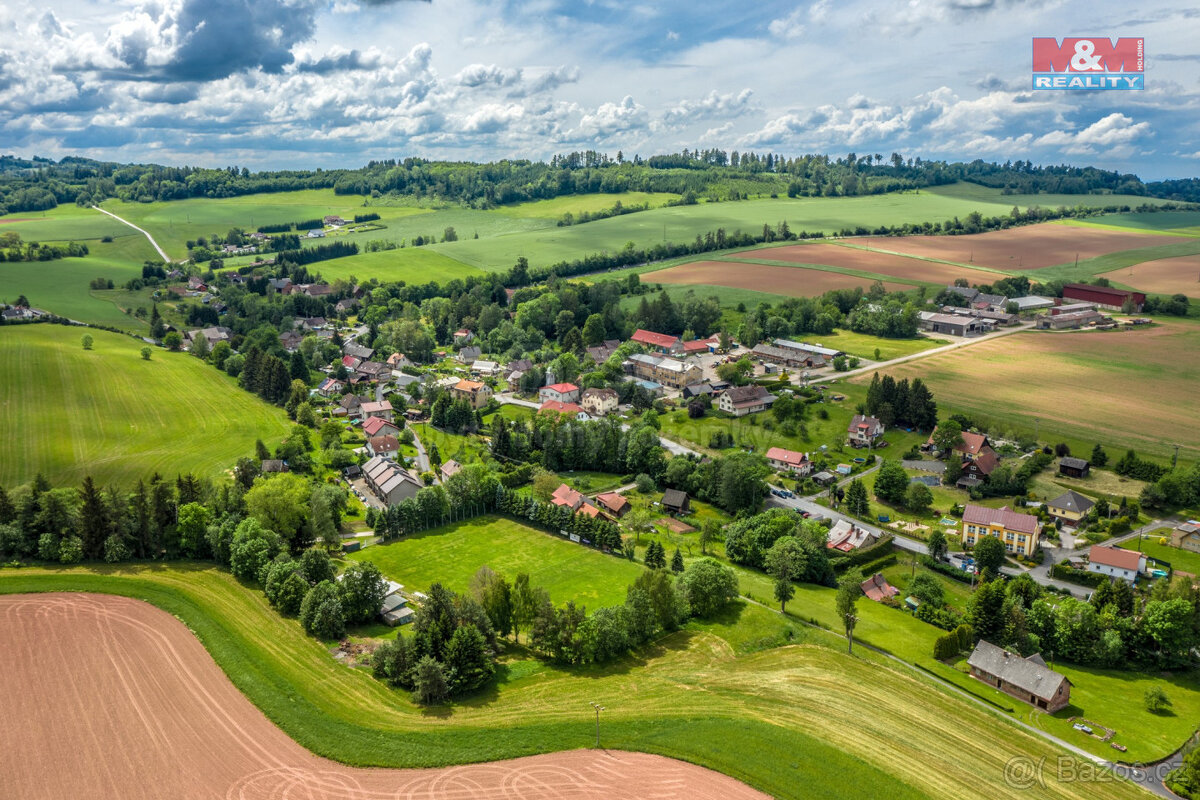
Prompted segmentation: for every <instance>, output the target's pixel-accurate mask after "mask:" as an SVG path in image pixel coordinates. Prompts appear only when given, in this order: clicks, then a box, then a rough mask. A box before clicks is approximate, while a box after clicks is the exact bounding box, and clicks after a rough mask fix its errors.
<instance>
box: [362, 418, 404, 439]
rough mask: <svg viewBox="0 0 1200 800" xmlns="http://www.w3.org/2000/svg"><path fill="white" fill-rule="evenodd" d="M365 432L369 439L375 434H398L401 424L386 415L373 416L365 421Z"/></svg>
mask: <svg viewBox="0 0 1200 800" xmlns="http://www.w3.org/2000/svg"><path fill="white" fill-rule="evenodd" d="M363 434H364V435H366V437H367V438H368V439H369V438H371V437H373V436H398V435H400V426H399V425H397V424H396V423H394V422H392V421H391V420H390V419H387V418H385V417H371V418H370V419H368V420H367V421H366V422H364V423H363Z"/></svg>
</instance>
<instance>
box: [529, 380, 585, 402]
mask: <svg viewBox="0 0 1200 800" xmlns="http://www.w3.org/2000/svg"><path fill="white" fill-rule="evenodd" d="M538 399H539V400H541V401H542V402H543V403H550V402H553V403H578V402H579V387H578V386H576V385H575V384H573V383H552V384H550V385H549V386H543V387H542V388H541V390H540V391H538Z"/></svg>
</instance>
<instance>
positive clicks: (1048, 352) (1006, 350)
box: [852, 319, 1200, 462]
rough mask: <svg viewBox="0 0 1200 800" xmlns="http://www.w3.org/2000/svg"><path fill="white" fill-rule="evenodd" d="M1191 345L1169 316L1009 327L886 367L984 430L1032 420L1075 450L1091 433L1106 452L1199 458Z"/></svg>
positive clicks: (1194, 338) (1194, 348)
mask: <svg viewBox="0 0 1200 800" xmlns="http://www.w3.org/2000/svg"><path fill="white" fill-rule="evenodd" d="M1197 353H1200V325H1198V324H1197V323H1195V322H1192V321H1190V320H1175V319H1172V320H1170V321H1164V322H1162V323H1160V324H1158V325H1156V326H1154V327H1153V328H1150V329H1141V330H1138V329H1129V330H1120V331H1112V332H1102V331H1088V332H1072V333H1050V332H1029V333H1018V334H1015V335H1013V336H1005V337H1002V338H1000V339H993V340H991V341H988V342H982V343H980V344H977V345H974V346H972V347H969V348H962V349H959V350H954V351H950V352H947V353H939V354H937V355H933V356H930V357H929V358H924V359H920V360H918V361H913V362H910V363H907V364H901V365H897V366H894V367H890V368H888V369H887V370H886V371H887V373H888V374H890V375H893V376H895V377H896V378H897V379H900V378H904V377H907V378H922V379H923V380H924V381H925V383H927V384H928V385H929V388H930V389H931V390H932V391H933V393H934V395H935V397H936V398H937V401H938V405H939V407H940V408H941V410H942V412H943V414H947V413H952V412H953V411H960V412H963V413H965V414H967V415H968V416H969V417H971V418H972V419H974V420H975V421H976V422H977V423H980V424H983V423H989V424H990V425H991V426H992V427H993V430H994V431H1008V432H1010V433H1017V434H1023V435H1029V436H1032V435H1033V434H1034V433H1035V429H1036V431H1037V433H1038V435H1039V438H1040V439H1041V440H1042V441H1048V442H1056V441H1060V440H1063V441H1066V442H1067V444H1069V445H1070V447H1071V450H1072V452H1075V453H1080V454H1084V455H1086V454H1088V453H1090V452H1091V449H1092V446H1093V445H1094V444H1095V443H1096V442H1100V443H1101V444H1102V445H1103V446H1104V447H1105V448H1106V449H1107V450H1108V452H1109V457H1110V458H1112V459H1113V460H1115V459H1116V458H1119V457H1120V455H1121V453H1122V452H1123V450H1124V449H1126V448H1129V447H1132V448H1135V449H1137V451H1138V452H1139V453H1142V454H1144V455H1152V456H1155V457H1158V458H1169V457H1170V456H1171V454H1172V452H1173V446H1172V445H1173V444H1175V443H1178V444H1179V445H1180V458H1181V459H1183V460H1184V461H1189V462H1190V461H1193V460H1195V459H1196V458H1197V457H1200V427H1198V426H1196V425H1195V420H1194V415H1193V414H1192V409H1193V408H1194V405H1195V397H1194V387H1195V386H1196V385H1197V382H1198V381H1200V359H1197V357H1196V354H1197ZM870 379H871V376H870V375H869V374H867V375H862V376H858V377H855V378H853V379H852V380H853V381H854V382H855V383H858V384H859V385H865V384H866V383H869V382H870ZM1035 420H1036V423H1035Z"/></svg>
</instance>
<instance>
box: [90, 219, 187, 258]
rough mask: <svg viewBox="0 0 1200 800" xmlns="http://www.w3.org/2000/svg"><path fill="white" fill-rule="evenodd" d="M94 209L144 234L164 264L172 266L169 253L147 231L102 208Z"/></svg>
mask: <svg viewBox="0 0 1200 800" xmlns="http://www.w3.org/2000/svg"><path fill="white" fill-rule="evenodd" d="M92 208H94V209H96V210H97V211H99V212H100V213H101V214H108V215H109V216H110V217H112V218H113V219H115V220H116V221H117V222H121V223H124V224H125V225H128V226H129V227H131V228H133V229H134V230H135V231H137V232H138V233H140V234H142V235H143V236H145V237H146V239H147V240H148V241H149V242H150V245H151V246H152V247H153V248H154V249H155V250H157V251H158V254H159V256H161V257H162V260H163V263H164V264H170V263H171V257H170V256H168V255H167V253H166V251H165V250H163V249H162V248H161V247H159V246H158V242H156V241H154V237H153V236H151V235H150V234H149V233H147V232H146V231H144V230H142V229H141V228H139V227H138V226H137V225H134V224H133V223H132V222H130V221H129V220H127V219H121V218H120V217H118V216H117V215H116V214H114V213H112V212H111V211H105V210H104V209H103V208H101V207H100V206H92Z"/></svg>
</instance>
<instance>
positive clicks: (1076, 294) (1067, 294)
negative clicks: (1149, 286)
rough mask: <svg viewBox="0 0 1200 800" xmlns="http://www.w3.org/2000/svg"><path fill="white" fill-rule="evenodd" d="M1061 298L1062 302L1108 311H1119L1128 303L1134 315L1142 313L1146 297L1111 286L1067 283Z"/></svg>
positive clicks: (1139, 293)
mask: <svg viewBox="0 0 1200 800" xmlns="http://www.w3.org/2000/svg"><path fill="white" fill-rule="evenodd" d="M1062 296H1063V300H1076V301H1081V302H1084V303H1095V304H1096V305H1097V306H1098V307H1100V308H1104V309H1108V310H1109V311H1121V310H1122V309H1123V308H1124V306H1125V304H1126V303H1129V304H1130V305H1132V306H1133V308H1132V311H1133V313H1135V314H1140V313H1142V306H1144V305H1145V304H1146V295H1144V294H1143V293H1141V292H1131V291H1127V290H1125V289H1114V288H1113V287H1111V286H1089V285H1087V284H1086V283H1068V284H1067V285H1066V286H1064V287H1063V290H1062Z"/></svg>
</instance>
